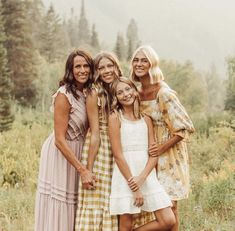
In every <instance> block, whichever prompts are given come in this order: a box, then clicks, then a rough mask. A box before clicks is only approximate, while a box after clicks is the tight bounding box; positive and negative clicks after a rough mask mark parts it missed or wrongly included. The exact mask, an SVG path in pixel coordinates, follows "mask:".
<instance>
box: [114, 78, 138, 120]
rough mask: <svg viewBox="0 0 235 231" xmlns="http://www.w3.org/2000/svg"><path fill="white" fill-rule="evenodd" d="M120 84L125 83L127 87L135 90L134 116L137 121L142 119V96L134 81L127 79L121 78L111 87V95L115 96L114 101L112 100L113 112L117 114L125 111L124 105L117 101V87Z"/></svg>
mask: <svg viewBox="0 0 235 231" xmlns="http://www.w3.org/2000/svg"><path fill="white" fill-rule="evenodd" d="M119 83H125V84H127V85H129V86H130V87H131V88H132V89H134V90H135V101H134V103H133V104H134V108H133V110H134V116H135V118H136V119H140V117H141V114H140V96H139V93H138V90H137V87H136V85H135V84H134V82H133V81H131V80H130V79H128V78H126V77H123V76H122V77H120V78H119V79H116V80H115V81H114V82H113V83H112V85H111V94H112V96H113V100H112V105H111V111H112V112H114V113H116V112H120V111H122V110H123V107H122V105H121V104H120V103H119V102H118V99H117V85H118V84H119Z"/></svg>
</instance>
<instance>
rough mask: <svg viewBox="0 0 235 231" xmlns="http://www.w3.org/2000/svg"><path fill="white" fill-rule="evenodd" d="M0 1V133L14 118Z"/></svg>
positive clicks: (7, 128)
mask: <svg viewBox="0 0 235 231" xmlns="http://www.w3.org/2000/svg"><path fill="white" fill-rule="evenodd" d="M1 9H2V6H1V1H0V132H2V131H6V130H9V129H10V128H11V125H12V122H13V121H14V116H13V114H12V108H11V105H12V104H11V103H12V102H11V88H12V84H11V80H10V76H9V71H8V70H7V51H6V49H5V47H4V42H5V40H6V36H5V33H4V28H3V17H2V12H1Z"/></svg>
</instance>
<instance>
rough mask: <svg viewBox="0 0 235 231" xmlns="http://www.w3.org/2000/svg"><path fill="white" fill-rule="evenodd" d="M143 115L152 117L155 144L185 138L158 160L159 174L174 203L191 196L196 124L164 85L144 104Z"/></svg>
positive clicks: (143, 102) (160, 180)
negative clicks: (191, 143) (191, 148)
mask: <svg viewBox="0 0 235 231" xmlns="http://www.w3.org/2000/svg"><path fill="white" fill-rule="evenodd" d="M141 111H142V112H143V113H145V114H147V115H149V116H150V117H151V118H152V120H153V124H154V130H155V137H156V141H157V142H158V143H159V145H160V144H163V143H165V142H166V141H167V140H168V139H170V138H171V137H172V136H173V135H178V136H181V137H182V138H183V140H181V141H180V142H178V143H177V144H176V145H174V146H173V147H172V148H170V149H169V150H167V151H166V152H165V153H163V154H162V155H160V156H159V160H158V165H157V174H158V179H159V182H160V184H161V185H162V186H163V187H164V189H165V190H166V192H167V193H168V194H169V196H170V198H171V200H174V201H177V200H181V199H185V198H187V197H188V194H189V157H188V150H187V140H188V135H189V134H190V133H193V132H194V127H193V123H192V121H191V120H190V118H189V116H188V114H187V112H186V110H185V108H184V107H183V106H182V104H181V103H180V101H179V99H178V98H177V95H176V92H175V91H173V90H172V89H171V88H170V87H168V86H167V85H166V84H165V83H162V84H161V87H160V90H159V91H158V93H157V96H156V99H154V100H149V101H142V102H141Z"/></svg>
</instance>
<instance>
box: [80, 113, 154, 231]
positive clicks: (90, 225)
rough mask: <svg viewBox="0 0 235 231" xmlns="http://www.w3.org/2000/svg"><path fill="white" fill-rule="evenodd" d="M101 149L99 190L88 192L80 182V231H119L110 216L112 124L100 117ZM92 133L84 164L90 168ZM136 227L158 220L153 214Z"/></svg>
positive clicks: (143, 216) (137, 217) (97, 165)
mask: <svg viewBox="0 0 235 231" xmlns="http://www.w3.org/2000/svg"><path fill="white" fill-rule="evenodd" d="M99 119H100V121H99V128H100V147H99V150H98V153H97V155H96V160H95V162H94V167H93V172H94V174H95V176H96V178H97V183H96V189H95V190H85V189H83V188H82V183H81V181H79V190H78V208H77V213H76V221H75V230H76V231H118V218H117V216H111V215H110V214H109V197H110V192H111V181H112V172H113V156H112V153H111V146H110V142H109V137H108V124H107V122H106V121H105V120H104V119H102V117H101V116H100V118H99ZM90 137H91V133H90V131H88V133H87V136H86V141H85V144H84V147H83V152H82V158H81V162H82V163H83V164H84V165H86V164H87V159H88V150H89V145H90ZM134 217H135V219H134V227H139V226H141V225H143V224H146V223H148V222H149V221H152V220H154V219H155V217H154V214H153V213H146V212H143V213H141V214H137V215H134Z"/></svg>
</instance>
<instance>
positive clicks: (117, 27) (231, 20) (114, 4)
mask: <svg viewBox="0 0 235 231" xmlns="http://www.w3.org/2000/svg"><path fill="white" fill-rule="evenodd" d="M43 2H44V4H45V6H46V7H49V5H50V4H51V3H52V4H53V6H54V8H55V11H56V12H58V13H59V14H60V15H61V17H62V18H68V17H69V16H70V12H71V8H74V13H75V14H76V15H77V16H78V17H79V15H80V7H81V0H66V1H64V0H50V1H49V0H43ZM84 2H85V11H86V17H87V19H88V21H89V22H90V23H95V24H96V29H97V32H98V34H99V39H100V40H101V41H103V42H104V43H105V44H107V46H108V47H109V48H110V49H111V48H112V47H113V46H114V43H115V40H116V36H117V33H118V32H121V33H123V35H124V36H125V33H126V27H127V25H128V23H129V21H130V19H131V18H134V19H135V21H136V22H137V25H138V31H139V38H140V40H141V41H142V44H146V43H147V44H150V45H152V46H153V47H154V48H155V49H156V50H157V52H158V54H159V56H160V58H164V59H173V60H178V61H184V60H191V61H192V62H193V63H194V66H195V67H196V68H198V69H201V70H208V69H210V67H211V66H212V65H215V66H216V69H217V71H218V73H219V75H220V76H222V77H224V76H225V74H226V71H225V58H226V57H227V56H228V55H231V54H232V53H234V52H235V39H234V38H235V30H234V28H235V14H234V9H235V1H233V0H224V1H221V0H197V1H195V0H112V1H110V0H85V1H84Z"/></svg>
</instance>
